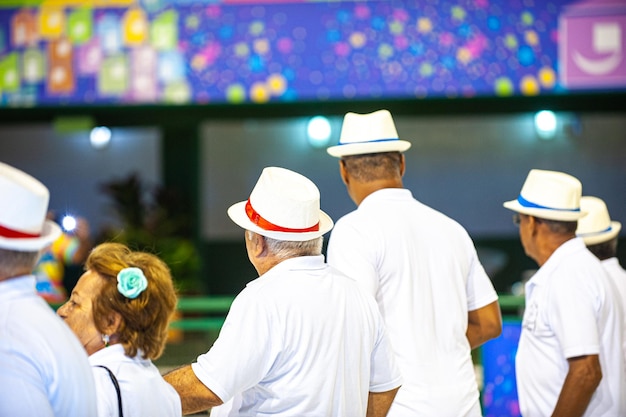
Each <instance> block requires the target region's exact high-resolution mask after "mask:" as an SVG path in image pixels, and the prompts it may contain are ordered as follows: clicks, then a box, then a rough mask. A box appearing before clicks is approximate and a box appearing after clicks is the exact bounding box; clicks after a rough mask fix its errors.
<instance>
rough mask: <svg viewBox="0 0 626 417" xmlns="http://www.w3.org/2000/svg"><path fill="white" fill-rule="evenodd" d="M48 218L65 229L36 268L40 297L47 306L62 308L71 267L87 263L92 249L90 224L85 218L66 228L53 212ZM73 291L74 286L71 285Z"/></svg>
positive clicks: (46, 251)
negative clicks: (60, 305) (47, 303)
mask: <svg viewBox="0 0 626 417" xmlns="http://www.w3.org/2000/svg"><path fill="white" fill-rule="evenodd" d="M47 218H48V219H49V220H52V221H55V222H57V223H58V224H61V226H62V233H61V235H60V236H59V237H58V238H57V239H56V240H55V241H54V242H52V244H51V245H49V246H48V247H47V248H46V249H45V250H44V251H43V253H42V254H41V257H40V258H39V262H37V266H36V267H35V271H34V274H35V277H36V278H37V293H39V295H41V296H42V297H43V298H44V299H45V300H46V301H47V302H49V303H52V304H60V303H63V302H65V301H67V288H68V284H69V283H68V282H66V281H67V278H68V277H67V276H66V274H67V272H68V269H69V267H72V266H78V265H81V264H82V263H83V262H85V259H87V255H89V251H90V250H91V248H92V247H93V244H92V241H91V233H90V229H89V222H88V221H87V219H85V218H83V217H77V218H76V219H73V218H72V219H70V220H71V221H72V220H73V222H75V224H72V225H71V227H68V228H66V226H65V225H63V224H62V222H63V220H64V219H63V218H59V217H58V216H57V215H56V213H55V212H54V211H49V212H48V215H47ZM71 284H72V285H71V288H73V286H74V285H73V284H74V283H71Z"/></svg>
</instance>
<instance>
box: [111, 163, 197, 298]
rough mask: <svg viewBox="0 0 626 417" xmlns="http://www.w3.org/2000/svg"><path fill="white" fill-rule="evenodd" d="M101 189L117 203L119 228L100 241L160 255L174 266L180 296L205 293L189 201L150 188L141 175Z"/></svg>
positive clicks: (167, 190) (163, 189)
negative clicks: (201, 280) (200, 274)
mask: <svg viewBox="0 0 626 417" xmlns="http://www.w3.org/2000/svg"><path fill="white" fill-rule="evenodd" d="M101 190H102V191H103V192H104V193H105V194H106V195H108V196H109V197H111V199H112V200H113V201H112V203H113V204H112V209H113V212H114V215H115V216H116V217H117V218H118V220H119V225H118V226H110V227H108V228H106V229H104V230H103V232H102V233H101V237H100V239H99V240H100V241H109V242H111V241H113V242H120V243H124V244H126V245H127V246H128V247H130V248H131V249H133V250H141V251H145V252H150V253H153V254H155V255H157V256H159V257H160V258H161V259H162V260H163V261H164V262H165V263H166V264H167V265H168V266H169V267H170V270H171V272H172V277H173V279H174V282H175V284H176V287H177V289H178V291H179V292H180V293H183V294H198V293H201V292H202V290H203V289H202V285H201V282H200V278H199V272H200V267H201V265H200V255H199V251H198V248H197V247H196V244H195V243H194V239H193V224H192V218H193V216H192V215H191V213H192V210H191V209H190V204H189V202H188V201H187V199H185V198H184V196H183V195H181V193H180V192H178V191H177V190H175V189H173V188H167V187H164V186H161V185H157V186H153V187H148V186H147V185H145V184H143V183H142V182H141V180H140V178H139V177H138V176H137V174H131V175H129V176H128V177H126V178H122V179H119V180H113V181H109V182H107V183H104V184H102V185H101Z"/></svg>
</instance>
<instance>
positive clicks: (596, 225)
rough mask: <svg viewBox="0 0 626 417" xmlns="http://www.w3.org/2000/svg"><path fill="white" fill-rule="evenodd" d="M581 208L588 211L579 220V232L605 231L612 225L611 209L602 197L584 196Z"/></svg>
mask: <svg viewBox="0 0 626 417" xmlns="http://www.w3.org/2000/svg"><path fill="white" fill-rule="evenodd" d="M580 208H581V210H585V211H587V215H586V216H585V217H583V218H582V219H580V220H578V228H577V229H576V233H577V234H588V233H598V232H603V231H606V230H607V229H609V228H610V227H611V217H610V216H609V210H608V209H607V207H606V204H605V203H604V201H602V200H601V199H599V198H597V197H591V196H585V197H582V198H581V199H580Z"/></svg>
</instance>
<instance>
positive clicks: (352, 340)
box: [192, 255, 401, 417]
mask: <svg viewBox="0 0 626 417" xmlns="http://www.w3.org/2000/svg"><path fill="white" fill-rule="evenodd" d="M192 369H193V371H194V373H195V375H196V376H197V377H198V379H200V381H202V383H203V384H205V385H206V386H207V387H208V388H209V389H211V390H212V391H213V392H214V393H215V394H216V395H217V396H218V397H220V398H221V399H222V400H223V401H224V402H229V400H231V399H232V398H233V397H235V396H236V398H235V399H234V401H232V402H231V403H230V404H229V406H228V407H233V404H235V405H236V406H237V407H238V408H239V409H238V410H233V415H238V416H268V415H273V416H290V417H292V416H303V417H304V416H311V417H320V416H345V417H354V416H365V412H366V408H367V400H368V393H369V392H370V391H371V392H385V391H389V390H391V389H394V388H396V387H398V386H399V385H400V384H401V376H400V373H399V371H398V369H397V367H396V365H395V360H394V357H393V352H392V350H391V347H390V346H389V341H388V339H387V335H386V332H385V328H384V324H383V320H382V317H381V316H380V313H379V312H378V309H377V308H376V303H375V301H374V299H373V298H372V297H371V296H369V295H367V294H365V293H364V292H362V291H360V290H359V288H358V286H357V285H356V283H355V282H354V281H353V280H351V279H350V278H348V277H346V276H344V275H343V274H341V273H339V272H338V271H336V270H335V269H333V268H331V267H329V266H328V265H326V264H325V263H324V257H323V256H322V255H320V256H305V257H297V258H291V259H288V260H285V261H283V262H281V263H279V264H278V265H276V266H275V267H273V268H272V269H271V270H270V271H268V272H267V273H265V274H263V275H262V276H261V277H259V278H257V279H256V280H254V281H252V282H250V283H249V284H248V285H247V286H246V288H245V289H244V290H243V291H242V292H241V293H240V294H239V295H238V296H237V297H236V298H235V300H234V302H233V304H232V305H231V308H230V311H229V313H228V315H227V317H226V321H225V323H224V326H223V327H222V330H221V331H220V334H219V337H218V338H217V340H216V341H215V343H214V345H213V346H212V347H211V349H210V350H209V351H208V352H207V353H205V354H203V355H200V356H199V357H198V359H197V361H196V362H195V363H193V364H192ZM237 407H233V408H237ZM221 411H222V412H224V411H225V412H227V411H229V410H227V409H226V407H222V410H221Z"/></svg>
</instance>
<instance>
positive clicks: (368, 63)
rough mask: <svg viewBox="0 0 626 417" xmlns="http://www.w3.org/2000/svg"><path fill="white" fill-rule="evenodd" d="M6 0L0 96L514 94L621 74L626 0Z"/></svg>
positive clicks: (62, 99) (33, 101)
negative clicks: (581, 0)
mask: <svg viewBox="0 0 626 417" xmlns="http://www.w3.org/2000/svg"><path fill="white" fill-rule="evenodd" d="M12 3H13V4H12ZM3 4H4V7H3V8H0V105H1V106H48V105H83V104H99V105H103V104H104V105H108V104H123V105H126V104H142V103H162V104H171V103H180V104H183V103H184V104H206V103H220V104H228V103H233V104H235V103H265V102H298V101H333V100H358V99H387V98H389V99H394V98H426V99H427V98H431V97H438V98H441V97H450V98H454V97H474V96H500V97H508V96H520V95H523V96H535V95H539V94H567V92H569V91H572V90H573V89H577V90H578V91H580V89H583V90H585V89H602V90H615V89H624V88H625V87H626V58H625V56H626V54H624V52H623V51H622V49H623V47H624V45H626V6H625V4H624V1H623V0H604V1H601V0H595V1H590V2H572V1H565V0H552V1H544V0H511V1H505V2H502V1H495V0H409V1H382V0H381V1H333V2H320V1H314V2H313V1H274V2H272V1H254V2H253V1H249V2H245V1H236V0H232V1H222V2H220V1H216V0H179V1H175V0H136V1H133V0H118V1H104V0H100V1H98V0H93V1H87V0H83V1H78V0H73V1H72V0H39V1H37V0H31V1H24V2H19V1H13V2H11V1H10V0H7V1H3ZM18 4H21V5H24V4H26V5H27V6H21V7H19V6H18Z"/></svg>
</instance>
